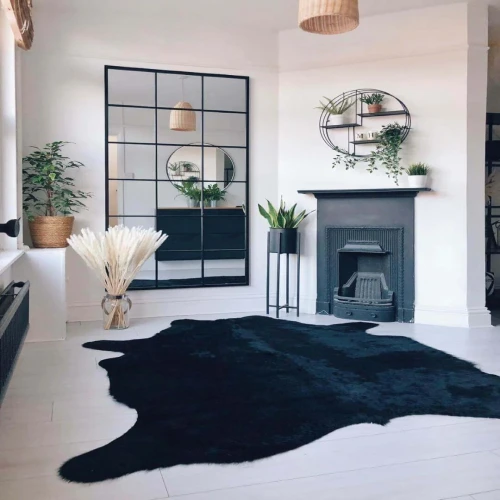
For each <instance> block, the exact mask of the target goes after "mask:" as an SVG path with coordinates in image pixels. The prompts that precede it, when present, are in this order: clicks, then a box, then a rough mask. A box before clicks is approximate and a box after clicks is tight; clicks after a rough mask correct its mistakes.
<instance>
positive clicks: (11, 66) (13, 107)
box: [0, 12, 22, 250]
mask: <svg viewBox="0 0 500 500" xmlns="http://www.w3.org/2000/svg"><path fill="white" fill-rule="evenodd" d="M18 50H19V49H17V48H16V45H15V40H14V36H13V34H12V29H11V27H10V24H9V22H8V20H7V17H6V16H5V13H4V12H0V174H1V175H0V223H4V222H7V220H10V219H17V218H19V217H21V213H22V203H21V182H20V178H21V169H20V161H19V159H18V151H20V149H21V147H20V142H21V141H20V140H19V137H20V129H21V123H20V120H19V119H18V106H19V105H20V99H18V90H20V88H19V85H18V82H19V79H20V72H19V66H20V63H19V56H20V54H19V51H18ZM19 243H20V241H19ZM0 248H1V249H8V250H15V249H17V248H18V241H17V240H16V238H9V237H8V236H6V235H4V234H0Z"/></svg>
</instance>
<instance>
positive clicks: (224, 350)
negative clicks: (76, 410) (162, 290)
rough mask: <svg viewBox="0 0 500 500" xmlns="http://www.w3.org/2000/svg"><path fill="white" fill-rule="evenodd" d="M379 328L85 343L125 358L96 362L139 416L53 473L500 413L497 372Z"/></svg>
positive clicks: (276, 324)
mask: <svg viewBox="0 0 500 500" xmlns="http://www.w3.org/2000/svg"><path fill="white" fill-rule="evenodd" d="M374 326H376V325H374V324H370V323H349V324H342V325H333V326H312V325H307V324H302V323H294V322H288V321H280V320H274V319H270V318H265V317H258V316H256V317H246V318H239V319H225V320H217V321H195V320H180V321H174V322H173V323H172V326H171V327H170V328H168V329H167V330H164V331H162V332H160V333H159V334H157V335H156V336H154V337H152V338H148V339H144V340H128V341H105V340H102V341H98V342H90V343H87V344H84V347H87V348H90V349H98V350H101V351H113V352H121V353H123V354H124V355H123V356H122V357H118V358H112V359H106V360H104V361H101V362H100V365H101V366H102V367H103V368H105V369H106V370H107V372H108V374H109V378H110V394H111V396H113V397H114V398H115V399H116V401H119V402H120V403H123V404H125V405H127V406H129V407H130V408H134V409H135V410H137V413H138V418H137V422H136V424H135V425H134V426H133V427H132V428H131V429H130V430H129V431H128V432H127V433H125V434H124V435H123V436H121V437H119V438H118V439H116V440H115V441H113V442H111V443H110V444H108V445H106V446H103V447H102V448H99V449H96V450H94V451H91V452H89V453H86V454H84V455H81V456H79V457H76V458H73V459H71V460H69V461H68V462H66V463H65V464H64V465H63V466H62V467H61V468H60V471H59V472H60V475H61V477H62V478H64V479H66V480H68V481H75V482H81V483H93V482H96V481H103V480H106V479H111V478H118V477H121V476H124V475H126V474H130V473H133V472H136V471H146V470H153V469H157V468H165V467H172V466H175V465H179V464H199V463H215V464H227V463H240V462H247V461H251V460H257V459H261V458H265V457H270V456H272V455H276V454H278V453H283V452H286V451H289V450H293V449H295V448H298V447H300V446H303V445H306V444H308V443H311V442H312V441H315V440H316V439H319V438H321V437H322V436H325V435H326V434H329V433H331V432H333V431H335V430H336V429H340V428H341V427H346V426H348V425H353V424H360V423H376V424H382V425H384V424H387V423H388V422H389V421H390V420H391V419H394V418H397V417H403V416H405V415H424V414H436V415H456V416H466V417H494V418H500V378H499V377H496V376H494V375H487V374H485V373H483V372H481V371H480V370H479V369H477V368H476V367H475V366H474V365H473V364H471V363H469V362H466V361H462V360H460V359H457V358H455V357H453V356H450V355H448V354H445V353H443V352H441V351H438V350H436V349H432V348H430V347H427V346H425V345H422V344H420V343H418V342H416V341H414V340H411V339H408V338H406V337H390V336H375V335H369V334H367V333H366V330H367V329H369V328H372V327H374Z"/></svg>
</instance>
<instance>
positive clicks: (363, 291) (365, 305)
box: [334, 272, 395, 321]
mask: <svg viewBox="0 0 500 500" xmlns="http://www.w3.org/2000/svg"><path fill="white" fill-rule="evenodd" d="M334 307H335V314H336V315H337V316H338V315H340V316H339V317H344V318H345V317H348V318H349V317H353V318H354V317H355V318H357V319H379V320H380V321H394V319H391V318H394V315H395V307H394V292H393V291H392V290H389V288H388V286H387V282H386V280H385V276H384V273H369V272H355V273H353V275H352V276H351V277H350V278H349V280H348V281H347V283H346V284H345V285H343V286H342V287H341V288H340V289H339V288H335V294H334Z"/></svg>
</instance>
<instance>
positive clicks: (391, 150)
mask: <svg viewBox="0 0 500 500" xmlns="http://www.w3.org/2000/svg"><path fill="white" fill-rule="evenodd" d="M407 130H408V129H407V128H406V127H405V126H404V125H400V124H399V123H391V124H389V125H384V126H383V127H382V130H381V132H380V134H379V136H378V140H379V141H380V142H379V144H377V146H376V148H375V150H374V151H373V152H372V153H371V154H370V155H368V156H362V157H356V156H353V155H351V154H350V153H349V152H348V151H346V150H345V149H342V148H340V147H338V146H335V147H334V148H333V149H334V150H335V151H336V152H337V153H338V154H337V155H336V156H335V157H334V158H333V164H332V167H333V168H335V167H338V166H345V168H346V170H348V169H351V168H355V167H356V165H358V164H359V163H367V170H368V172H370V173H373V172H374V171H375V170H378V168H379V165H382V166H383V167H384V169H385V172H386V174H387V176H388V177H390V178H392V179H393V180H394V182H395V183H396V185H398V184H399V177H400V175H402V174H403V172H404V168H403V167H402V166H401V158H400V156H399V155H400V153H401V147H402V143H403V138H404V134H405V132H406V131H407Z"/></svg>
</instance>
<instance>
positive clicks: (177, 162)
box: [167, 145, 235, 188]
mask: <svg viewBox="0 0 500 500" xmlns="http://www.w3.org/2000/svg"><path fill="white" fill-rule="evenodd" d="M202 149H204V152H205V157H204V176H203V177H204V179H205V182H208V183H217V184H219V183H221V184H223V186H224V187H225V188H227V187H228V186H229V184H231V182H233V180H234V176H235V166H234V162H233V159H232V158H231V157H230V156H229V155H228V154H227V153H226V152H225V151H224V150H223V149H221V148H217V147H215V146H205V147H204V148H201V147H200V146H199V145H190V146H182V147H180V148H179V149H177V150H176V151H174V152H173V153H172V155H171V156H170V158H169V159H168V160H167V176H168V178H169V180H170V181H172V183H174V184H177V185H179V184H182V182H183V181H198V180H200V179H201V164H202V159H201V155H202Z"/></svg>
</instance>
